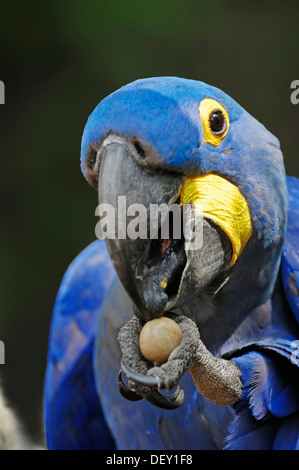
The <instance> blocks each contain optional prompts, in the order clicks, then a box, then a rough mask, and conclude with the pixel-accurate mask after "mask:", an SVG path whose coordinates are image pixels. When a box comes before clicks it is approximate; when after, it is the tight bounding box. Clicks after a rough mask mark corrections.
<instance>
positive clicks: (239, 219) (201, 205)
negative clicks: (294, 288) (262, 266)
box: [180, 174, 252, 265]
mask: <svg viewBox="0 0 299 470" xmlns="http://www.w3.org/2000/svg"><path fill="white" fill-rule="evenodd" d="M180 204H181V205H183V204H192V205H193V206H194V207H195V208H197V209H198V210H199V211H200V212H201V213H202V214H203V216H204V217H206V218H207V219H211V220H213V222H215V223H216V224H217V225H218V226H219V227H220V228H221V229H222V230H223V231H224V232H225V233H226V235H227V236H228V238H229V239H230V241H231V244H232V249H233V256H232V265H233V264H234V263H235V262H236V260H237V259H238V258H239V256H240V255H241V253H242V251H243V249H244V247H245V245H246V243H247V242H248V240H249V238H250V236H251V234H252V225H251V218H250V212H249V208H248V205H247V202H246V199H245V198H244V196H242V194H241V193H240V191H239V189H238V188H237V186H235V185H234V184H232V183H230V182H229V181H227V180H226V179H225V178H222V177H221V176H218V175H214V174H209V175H202V176H197V177H187V178H186V180H185V183H184V186H183V188H182V190H181V193H180Z"/></svg>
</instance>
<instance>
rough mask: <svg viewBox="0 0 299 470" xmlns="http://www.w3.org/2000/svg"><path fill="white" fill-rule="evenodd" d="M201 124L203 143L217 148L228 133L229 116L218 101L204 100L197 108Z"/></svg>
mask: <svg viewBox="0 0 299 470" xmlns="http://www.w3.org/2000/svg"><path fill="white" fill-rule="evenodd" d="M199 112H200V115H201V120H202V124H203V131H204V142H208V143H209V144H211V145H213V146H214V147H217V146H218V145H219V144H220V142H221V140H222V139H224V137H225V136H226V135H227V133H228V129H229V116H228V114H227V111H226V110H225V108H224V107H223V106H222V105H221V104H220V103H218V101H215V100H212V99H210V98H206V99H204V100H203V101H202V102H201V103H200V106H199Z"/></svg>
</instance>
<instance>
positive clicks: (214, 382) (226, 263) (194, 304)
mask: <svg viewBox="0 0 299 470" xmlns="http://www.w3.org/2000/svg"><path fill="white" fill-rule="evenodd" d="M81 162H82V165H81V167H82V171H83V174H84V176H85V178H86V179H87V180H88V181H89V183H91V185H93V186H94V187H95V188H96V189H97V190H98V193H99V202H100V203H105V204H110V205H111V206H113V207H114V208H115V210H116V215H117V216H119V214H120V212H123V209H121V208H119V207H118V201H119V199H118V197H119V196H123V195H124V196H126V198H127V199H126V201H127V204H137V203H142V204H143V205H144V206H145V207H146V208H149V207H150V205H151V204H162V203H164V204H167V207H171V205H172V204H174V202H175V201H179V202H181V201H183V203H184V204H187V203H190V204H191V206H192V208H193V209H192V210H193V211H195V210H196V207H197V203H198V204H200V205H201V207H202V214H203V221H202V237H203V238H202V244H201V247H200V248H198V249H197V250H188V249H187V248H186V243H184V239H183V238H182V237H181V239H180V240H177V239H175V238H174V237H173V236H172V235H171V233H170V235H169V236H168V239H167V237H166V238H163V239H162V237H161V233H160V232H159V231H158V232H157V233H158V234H160V235H158V236H157V237H158V238H157V237H156V238H155V239H151V238H150V237H149V235H148V234H147V236H146V238H141V237H136V238H135V239H132V238H128V237H124V238H122V237H118V236H116V238H113V237H111V238H110V239H109V238H106V240H103V239H100V240H96V241H95V242H94V243H92V244H91V245H90V246H88V247H87V248H86V249H85V250H84V251H83V252H82V253H80V254H79V255H78V256H77V258H76V259H75V260H74V261H73V262H72V264H71V265H70V267H69V268H68V270H67V272H66V274H65V276H64V278H63V280H62V283H61V286H60V289H59V292H58V295H57V298H56V302H55V307H54V312H53V319H52V324H51V331H50V339H49V351H48V366H47V371H46V379H45V399H44V406H45V428H46V438H47V445H48V448H50V449H155V450H158V449H189V450H192V449H298V448H299V368H298V363H299V361H298V356H299V355H298V354H297V353H298V344H299V341H298V340H299V326H298V321H299V241H298V240H299V238H298V234H299V217H298V215H299V212H298V211H299V181H298V180H297V179H296V178H291V177H286V175H285V170H284V164H283V156H282V153H281V150H280V144H279V141H278V140H277V138H276V137H274V136H273V135H272V134H271V133H270V132H269V131H267V130H266V129H265V127H264V126H263V125H262V124H260V123H259V122H258V121H257V120H256V119H254V118H253V117H252V116H251V115H250V114H248V112H246V111H245V110H244V109H243V108H242V107H241V106H240V105H239V104H238V103H236V102H235V101H234V100H233V99H232V98H230V97H229V96H227V95H226V94H225V93H223V92H222V91H220V90H219V89H217V88H215V87H212V86H209V85H207V84H205V83H202V82H199V81H193V80H186V79H182V78H176V77H160V78H149V79H142V80H137V81H135V82H133V83H131V84H129V85H127V86H124V87H122V88H120V89H119V90H118V91H116V92H114V93H112V94H111V95H109V96H108V97H106V98H105V99H104V100H103V101H101V102H100V103H99V105H98V106H97V107H96V108H95V110H94V111H93V113H92V114H91V116H90V117H89V119H88V121H87V124H86V127H85V129H84V133H83V138H82V147H81ZM188 185H189V186H188ZM190 185H191V186H190ZM190 188H191V189H190ZM180 207H182V205H181V206H180ZM130 220H132V217H131V219H130ZM161 224H162V220H161V221H160V226H159V227H160V229H161ZM159 227H158V228H159ZM159 237H160V238H159ZM162 315H166V316H170V317H171V318H172V319H174V320H175V321H176V322H177V323H178V324H179V325H180V326H181V329H182V332H183V339H182V342H181V344H180V345H179V346H178V347H177V348H176V349H175V350H174V351H173V353H172V354H171V355H170V356H169V358H168V360H166V361H165V362H164V363H152V362H150V361H148V360H146V359H145V358H144V357H143V356H142V355H141V354H140V350H139V347H138V337H139V333H140V330H141V328H142V326H143V325H144V324H145V322H147V321H148V320H150V319H152V318H155V317H160V316H162ZM178 383H179V388H177V389H175V388H174V387H176V386H177V385H178ZM163 389H165V390H167V389H170V392H167V391H164V390H163ZM173 390H175V391H173ZM155 405H156V406H155Z"/></svg>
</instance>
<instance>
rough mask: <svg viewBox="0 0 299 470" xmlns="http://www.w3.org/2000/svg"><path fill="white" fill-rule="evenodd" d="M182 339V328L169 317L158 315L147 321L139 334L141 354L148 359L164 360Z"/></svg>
mask: <svg viewBox="0 0 299 470" xmlns="http://www.w3.org/2000/svg"><path fill="white" fill-rule="evenodd" d="M181 341H182V330H181V328H180V327H179V325H178V324H177V323H176V322H175V321H174V320H171V319H170V318H167V317H160V318H155V319H153V320H150V321H148V322H147V323H146V324H145V325H144V327H143V328H142V330H141V332H140V336H139V347H140V351H141V353H142V355H143V356H144V357H145V358H146V359H148V360H149V361H157V362H162V361H166V359H167V358H168V356H169V354H170V353H171V352H172V351H173V350H174V349H175V348H176V347H177V346H178V345H179V344H180V342H181Z"/></svg>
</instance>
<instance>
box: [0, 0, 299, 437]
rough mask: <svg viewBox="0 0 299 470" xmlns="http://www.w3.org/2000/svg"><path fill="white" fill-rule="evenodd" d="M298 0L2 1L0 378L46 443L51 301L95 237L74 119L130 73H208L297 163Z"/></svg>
mask: <svg viewBox="0 0 299 470" xmlns="http://www.w3.org/2000/svg"><path fill="white" fill-rule="evenodd" d="M298 13H299V2H298V1H288V0H285V1H283V2H278V1H275V0H271V1H258V2H257V1H256V2H240V1H234V0H226V1H225V0H222V1H221V0H214V1H212V2H208V1H204V0H197V1H192V0H151V1H147V2H146V1H142V0H126V1H123V0H114V1H113V2H107V1H106V2H104V1H93V0H81V1H80V0H63V2H62V1H58V0H48V1H41V0H38V1H27V2H22V3H20V2H19V3H18V2H5V3H4V2H3V1H2V2H1V6H0V18H1V27H0V58H1V61H0V79H1V80H3V81H4V83H5V86H6V104H5V105H2V106H0V130H1V133H0V156H1V174H0V178H1V182H0V204H1V211H0V217H1V230H0V237H1V238H0V243H1V263H0V286H1V297H0V299H1V314H0V339H1V340H3V341H4V343H5V347H6V364H5V365H3V366H0V367H1V371H0V372H1V376H2V382H3V384H4V386H5V389H6V394H7V396H8V397H9V401H10V403H11V404H12V405H13V406H14V407H15V408H16V410H17V411H18V413H19V414H20V416H21V418H22V420H23V421H24V422H25V425H26V428H27V430H28V432H29V433H30V435H31V436H32V437H33V439H35V440H37V441H38V442H41V441H42V439H43V426H42V392H43V380H44V372H45V366H46V353H47V341H48V331H49V325H50V319H51V311H52V308H53V303H54V300H55V296H56V292H57V289H58V287H59V284H60V281H61V278H62V276H63V273H64V272H65V270H66V268H67V266H68V265H69V263H70V262H71V261H72V260H73V258H74V257H75V256H76V255H77V254H78V253H79V252H80V251H81V250H82V249H83V248H84V247H85V246H86V245H87V244H89V243H90V242H92V241H93V240H94V239H95V233H94V229H95V224H96V218H95V215H94V211H95V207H96V205H97V195H96V191H95V190H93V189H92V188H91V187H90V186H89V185H88V183H87V182H86V181H85V180H84V178H83V176H82V175H81V172H80V164H79V154H80V140H81V135H82V131H83V128H84V125H85V122H86V119H87V117H88V115H89V114H90V113H91V111H92V110H93V108H94V107H95V106H96V104H97V103H98V102H99V101H100V100H101V99H102V98H104V97H105V96H106V95H107V94H109V93H111V92H112V91H114V90H115V89H117V88H119V87H120V86H121V85H124V84H126V83H128V82H130V81H133V80H135V79H138V78H143V77H150V76H158V75H175V76H181V77H186V78H192V79H199V80H202V81H205V82H207V83H209V84H212V85H215V86H217V87H219V88H221V89H222V90H224V91H225V92H227V93H228V94H229V95H231V96H232V97H233V98H234V99H236V100H237V101H238V102H239V103H240V104H241V105H242V106H243V107H244V108H245V109H247V111H249V112H250V113H251V114H252V115H254V116H255V117H256V118H257V119H258V120H260V121H261V122H263V124H264V125H265V126H266V127H267V128H268V129H269V130H270V131H272V132H273V133H274V134H275V135H276V136H277V137H278V138H279V139H280V141H281V145H282V149H283V152H284V155H285V163H286V169H287V173H288V174H291V175H293V176H299V160H298V157H299V151H298V148H297V147H298V129H299V105H298V106H295V105H292V104H291V102H290V95H291V90H290V84H291V82H292V81H293V80H295V79H299V63H298V34H299V33H298V31H299V28H298V23H299V20H298V18H299V16H298Z"/></svg>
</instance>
